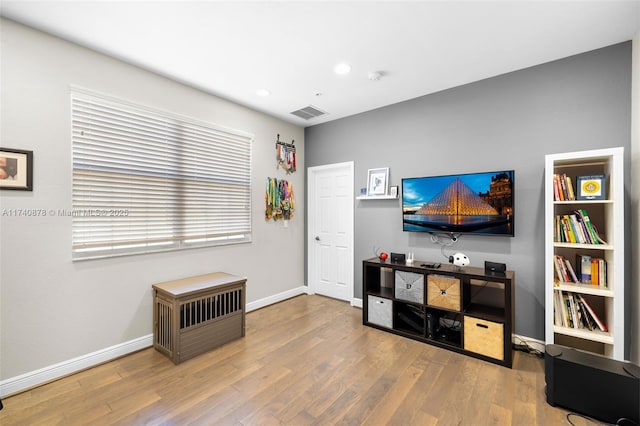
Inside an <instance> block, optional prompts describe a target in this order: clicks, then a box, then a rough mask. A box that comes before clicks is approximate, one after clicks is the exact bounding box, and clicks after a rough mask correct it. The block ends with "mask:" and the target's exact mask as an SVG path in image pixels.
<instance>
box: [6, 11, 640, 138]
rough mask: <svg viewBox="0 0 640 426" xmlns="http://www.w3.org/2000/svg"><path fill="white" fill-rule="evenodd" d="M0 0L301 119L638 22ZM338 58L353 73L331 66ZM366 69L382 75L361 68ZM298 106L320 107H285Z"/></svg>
mask: <svg viewBox="0 0 640 426" xmlns="http://www.w3.org/2000/svg"><path fill="white" fill-rule="evenodd" d="M0 7H1V9H0V12H1V14H2V15H3V16H5V17H7V18H10V19H12V20H15V21H18V22H22V23H24V24H27V25H29V26H32V27H35V28H38V29H41V30H43V31H46V32H49V33H52V34H54V35H57V36H59V37H62V38H64V39H67V40H71V41H73V42H75V43H78V44H80V45H83V46H87V47H90V48H92V49H95V50H97V51H100V52H103V53H105V54H107V55H111V56H114V57H116V58H119V59H121V60H124V61H126V62H130V63H132V64H135V65H138V66H140V67H142V68H145V69H148V70H151V71H154V72H156V73H159V74H162V75H164V76H167V77H170V78H173V79H176V80H178V81H181V82H184V83H186V84H189V85H191V86H194V87H197V88H199V89H202V90H204V91H206V92H209V93H212V94H215V95H217V96H220V97H223V98H226V99H229V100H232V101H235V102H237V103H240V104H242V105H246V106H248V107H251V108H253V109H256V110H259V111H263V112H265V113H267V114H270V115H273V116H276V117H279V118H282V119H284V120H286V121H289V122H291V123H295V124H298V125H301V126H305V127H306V126H310V125H314V124H318V123H323V122H326V121H330V120H335V119H338V118H341V117H346V116H349V115H353V114H358V113H360V112H364V111H368V110H372V109H375V108H379V107H383V106H385V105H390V104H393V103H396V102H400V101H404V100H407V99H412V98H415V97H418V96H422V95H426V94H429V93H433V92H437V91H440V90H444V89H447V88H450V87H455V86H459V85H462V84H466V83H470V82H473V81H477V80H481V79H484V78H487V77H491V76H495V75H499V74H504V73H507V72H510V71H515V70H518V69H522V68H526V67H530V66H533V65H537V64H541V63H544V62H548V61H552V60H555V59H559V58H563V57H567V56H570V55H574V54H578V53H582V52H586V51H589V50H593V49H597V48H600V47H604V46H608V45H611V44H615V43H619V42H622V41H626V40H630V39H631V38H632V37H633V36H634V35H635V34H636V33H637V31H638V30H639V29H640V1H638V0H636V1H605V0H602V1H577V0H575V1H549V0H548V1H521V0H512V1H480V0H475V1H466V2H462V1H411V2H405V1H387V2H381V1H378V2H367V1H353V2H345V1H324V2H320V1H279V2H276V1H257V2H244V1H233V2H221V1H195V2H191V1H119V2H114V1H111V2H109V1H84V2H82V1H70V2H69V1H55V0H49V1H26V0H23V1H11V0H3V1H2V3H1V6H0ZM342 61H344V62H347V63H349V64H350V65H351V67H352V70H351V73H350V74H349V75H346V76H338V75H336V74H334V73H333V67H334V65H335V64H336V63H338V62H342ZM372 71H379V72H381V73H382V74H383V76H382V78H381V79H380V80H378V81H372V80H369V78H368V74H369V73H370V72H372ZM257 89H267V90H269V91H270V92H271V95H270V96H268V97H259V96H257V95H256V90H257ZM318 94H320V95H318ZM308 105H313V106H315V107H316V108H319V109H321V110H323V111H326V112H327V113H328V114H326V115H324V116H320V117H317V118H312V119H310V120H303V119H300V118H298V117H295V116H293V115H291V112H292V111H294V110H297V109H299V108H303V107H306V106H308Z"/></svg>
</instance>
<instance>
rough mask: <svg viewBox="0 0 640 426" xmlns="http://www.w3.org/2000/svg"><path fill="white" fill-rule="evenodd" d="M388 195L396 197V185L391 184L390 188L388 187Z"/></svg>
mask: <svg viewBox="0 0 640 426" xmlns="http://www.w3.org/2000/svg"><path fill="white" fill-rule="evenodd" d="M389 195H391V196H392V197H397V196H398V187H397V186H392V187H391V188H389Z"/></svg>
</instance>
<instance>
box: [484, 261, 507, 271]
mask: <svg viewBox="0 0 640 426" xmlns="http://www.w3.org/2000/svg"><path fill="white" fill-rule="evenodd" d="M484 270H485V271H486V272H504V271H506V270H507V265H506V264H504V263H497V262H489V261H488V260H485V261H484Z"/></svg>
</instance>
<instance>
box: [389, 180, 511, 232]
mask: <svg viewBox="0 0 640 426" xmlns="http://www.w3.org/2000/svg"><path fill="white" fill-rule="evenodd" d="M513 180H514V171H513V170H504V171H495V172H486V173H468V174H457V175H447V176H427V177H418V178H405V179H402V229H403V230H404V231H416V232H447V233H453V234H479V235H504V236H513V235H514V230H513V225H514V220H513V219H514V211H513V206H514V203H513V188H514V187H513Z"/></svg>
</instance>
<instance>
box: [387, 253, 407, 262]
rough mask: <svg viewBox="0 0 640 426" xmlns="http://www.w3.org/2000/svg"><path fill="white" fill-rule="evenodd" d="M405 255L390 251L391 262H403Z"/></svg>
mask: <svg viewBox="0 0 640 426" xmlns="http://www.w3.org/2000/svg"><path fill="white" fill-rule="evenodd" d="M405 261H406V259H405V255H404V253H391V262H392V263H405Z"/></svg>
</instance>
